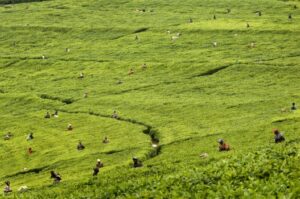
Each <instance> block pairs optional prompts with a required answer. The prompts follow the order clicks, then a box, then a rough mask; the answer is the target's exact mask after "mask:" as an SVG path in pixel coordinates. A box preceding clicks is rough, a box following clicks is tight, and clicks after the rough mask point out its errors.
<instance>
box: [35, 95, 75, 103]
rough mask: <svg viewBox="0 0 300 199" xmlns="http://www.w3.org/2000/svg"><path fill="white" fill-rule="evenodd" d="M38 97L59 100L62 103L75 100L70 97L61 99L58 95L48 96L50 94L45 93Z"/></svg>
mask: <svg viewBox="0 0 300 199" xmlns="http://www.w3.org/2000/svg"><path fill="white" fill-rule="evenodd" d="M39 97H40V98H41V99H48V100H54V101H60V102H62V103H64V104H72V103H73V102H75V100H74V99H72V98H67V99H62V98H60V97H55V96H50V95H47V94H41V95H40V96H39Z"/></svg>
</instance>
